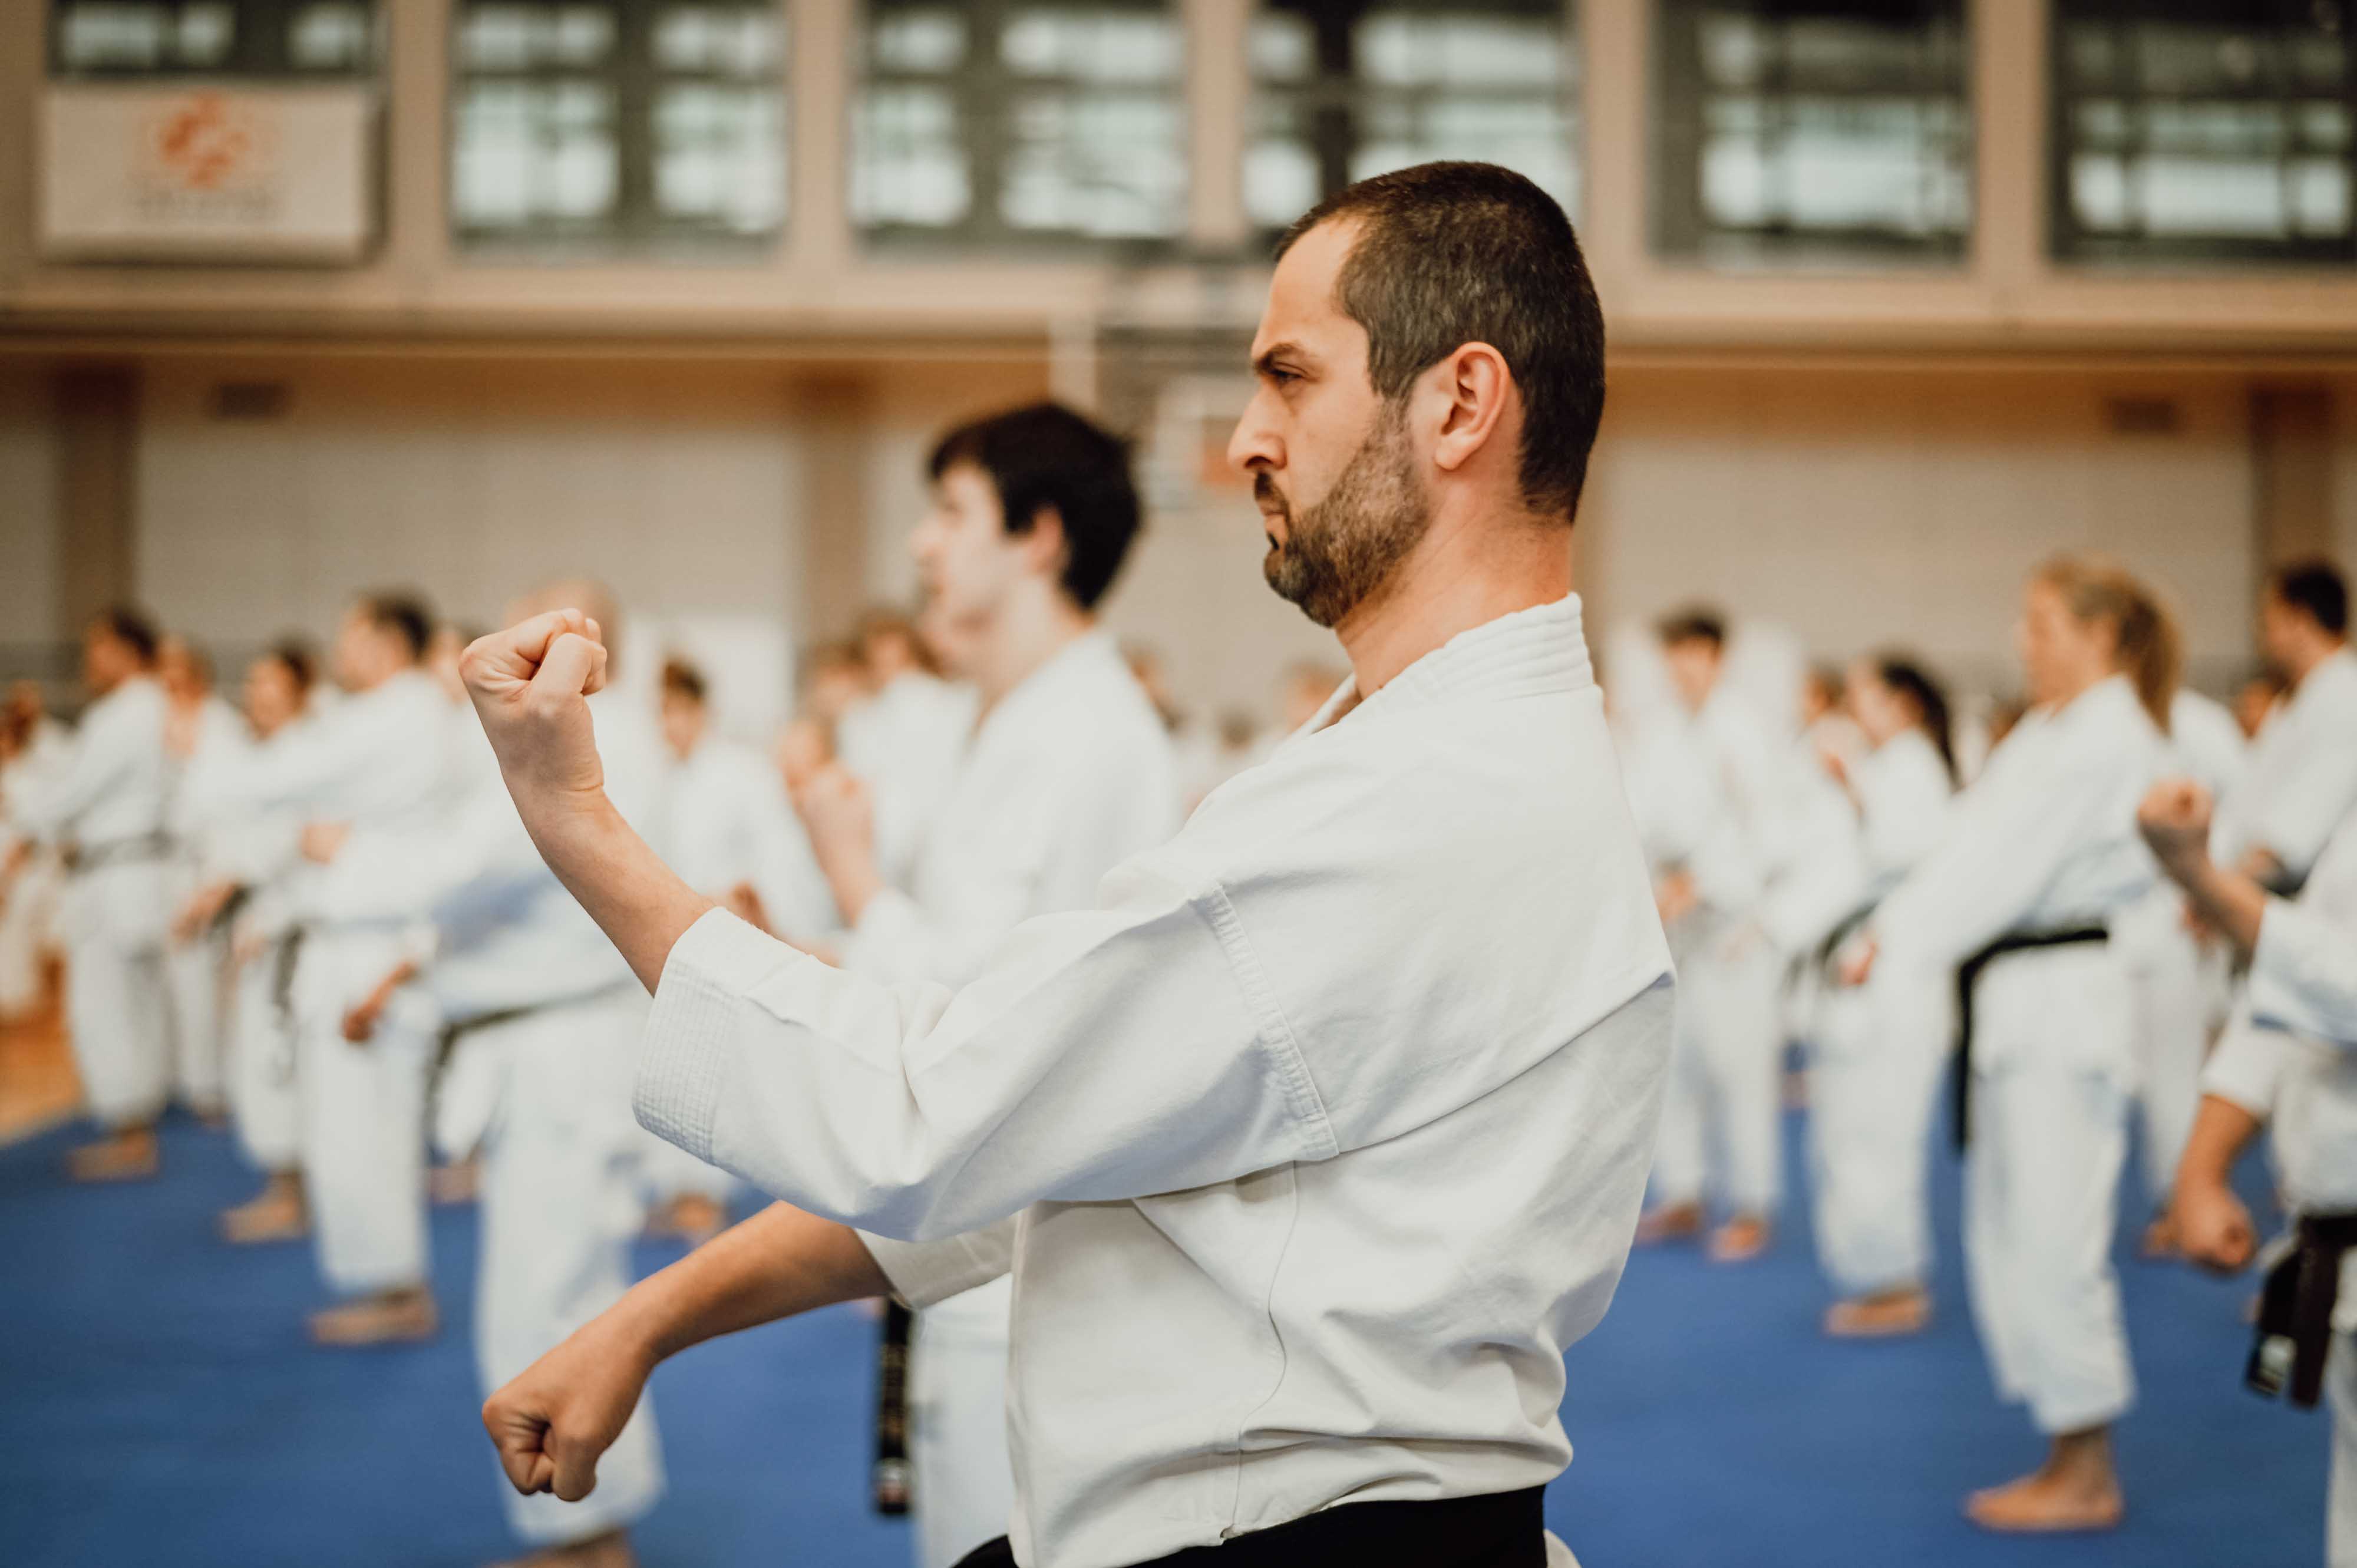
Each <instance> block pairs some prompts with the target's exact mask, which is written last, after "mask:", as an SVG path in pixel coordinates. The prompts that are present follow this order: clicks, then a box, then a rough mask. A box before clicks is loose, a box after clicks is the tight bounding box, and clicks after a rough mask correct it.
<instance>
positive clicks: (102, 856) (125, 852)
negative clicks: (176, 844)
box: [66, 833, 172, 875]
mask: <svg viewBox="0 0 2357 1568" xmlns="http://www.w3.org/2000/svg"><path fill="white" fill-rule="evenodd" d="M171 854H172V841H171V840H170V839H168V838H167V837H165V836H164V835H163V834H162V833H142V834H141V835H140V836H138V837H137V838H128V839H113V840H111V841H109V842H108V843H99V844H87V845H84V844H76V845H74V846H73V847H72V848H70V849H69V850H68V851H66V869H67V870H68V871H70V872H72V873H73V874H75V875H81V873H83V872H85V871H99V870H102V869H104V868H105V867H107V866H110V865H138V864H140V863H142V862H145V861H151V860H168V859H170V858H171Z"/></svg>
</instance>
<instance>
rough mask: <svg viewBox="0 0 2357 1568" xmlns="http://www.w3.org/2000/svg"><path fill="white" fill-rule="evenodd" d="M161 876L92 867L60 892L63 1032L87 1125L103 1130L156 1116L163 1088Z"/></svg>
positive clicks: (148, 868) (138, 866)
mask: <svg viewBox="0 0 2357 1568" xmlns="http://www.w3.org/2000/svg"><path fill="white" fill-rule="evenodd" d="M162 872H163V868H162V867H161V866H160V865H156V864H155V863H154V862H126V863H122V864H117V865H102V866H99V867H96V868H95V869H92V870H90V871H85V872H81V873H79V874H77V875H74V876H73V877H71V878H70V879H69V881H68V882H67V884H66V887H65V893H64V897H63V900H62V902H61V905H60V909H59V915H60V920H61V924H62V926H63V934H64V936H65V941H66V964H67V969H66V1026H67V1028H68V1029H69V1030H70V1033H71V1034H72V1036H73V1055H74V1066H75V1068H76V1069H78V1070H79V1071H80V1072H81V1087H82V1094H83V1097H84V1098H85V1100H86V1101H88V1102H89V1106H90V1113H91V1118H92V1119H93V1120H94V1121H96V1122H98V1123H99V1125H100V1126H102V1127H105V1128H108V1129H110V1130H113V1129H118V1128H124V1127H135V1126H138V1125H141V1124H143V1123H145V1122H153V1121H155V1120H156V1117H158V1116H160V1115H162V1114H163V1112H164V1101H165V1100H166V1098H167V1096H168V1094H169V1093H170V1088H171V1049H172V1045H171V1015H170V1010H169V1004H168V1003H167V1000H166V997H165V991H164V934H165V933H164V885H163V875H162Z"/></svg>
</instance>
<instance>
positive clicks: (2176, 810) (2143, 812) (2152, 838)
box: [2136, 779, 2212, 872]
mask: <svg viewBox="0 0 2357 1568" xmlns="http://www.w3.org/2000/svg"><path fill="white" fill-rule="evenodd" d="M2211 809H2212V803H2211V800H2210V791H2209V790H2207V789H2203V788H2201V785H2199V784H2196V783H2195V782H2193V780H2192V779H2162V780H2161V781H2160V782H2159V783H2158V784H2156V785H2154V786H2153V787H2152V789H2150V790H2149V791H2147V794H2146V795H2145V798H2144V804H2143V805H2141V806H2139V807H2137V808H2136V829H2137V831H2138V832H2141V833H2143V834H2144V842H2145V843H2147V844H2150V845H2151V846H2152V853H2153V854H2156V855H2158V856H2159V857H2160V863H2161V865H2164V866H2167V867H2169V869H2170V870H2171V871H2173V872H2176V871H2188V870H2190V869H2192V868H2194V867H2196V866H2199V865H2201V863H2202V861H2204V860H2206V859H2207V858H2208V857H2209V854H2210V814H2211Z"/></svg>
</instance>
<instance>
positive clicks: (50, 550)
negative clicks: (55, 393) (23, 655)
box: [0, 360, 60, 647]
mask: <svg viewBox="0 0 2357 1568" xmlns="http://www.w3.org/2000/svg"><path fill="white" fill-rule="evenodd" d="M56 512H57V450H56V431H55V427H54V425H53V424H52V421H51V415H50V412H49V399H48V380H47V377H46V375H45V374H44V373H43V371H41V370H40V369H39V368H38V367H37V366H35V365H33V364H31V363H22V364H10V363H8V362H7V361H5V360H0V647H19V646H30V645H37V644H41V643H46V642H48V641H51V640H52V639H56V638H57V637H58V636H59V633H60V628H59V626H58V625H57V613H58V596H59V570H60V566H59V561H58V538H57V524H56Z"/></svg>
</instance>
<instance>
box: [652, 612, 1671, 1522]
mask: <svg viewBox="0 0 2357 1568" xmlns="http://www.w3.org/2000/svg"><path fill="white" fill-rule="evenodd" d="M1354 697H1355V693H1354V692H1353V691H1352V690H1351V688H1350V687H1348V686H1345V688H1344V689H1343V691H1342V692H1340V693H1337V695H1336V698H1335V700H1334V702H1333V703H1329V706H1328V708H1327V710H1326V711H1325V713H1324V714H1321V715H1320V720H1319V725H1318V727H1317V728H1316V729H1315V730H1314V731H1311V732H1306V733H1304V734H1303V735H1301V736H1298V737H1297V738H1296V739H1295V740H1294V741H1293V742H1292V743H1291V744H1289V745H1287V746H1286V747H1285V748H1284V749H1283V750H1282V751H1280V752H1279V753H1278V754H1277V755H1276V756H1275V757H1274V758H1273V759H1271V760H1270V761H1269V762H1268V763H1266V764H1265V765H1264V766H1262V767H1260V768H1254V769H1251V770H1250V771H1247V772H1245V773H1243V774H1241V775H1239V776H1238V777H1237V778H1235V779H1231V780H1230V781H1229V782H1228V783H1227V784H1226V785H1224V786H1222V788H1221V789H1218V790H1217V791H1215V792H1214V793H1213V794H1212V795H1211V798H1210V799H1208V800H1205V801H1204V802H1203V804H1202V806H1201V807H1200V809H1199V810H1198V811H1196V813H1195V815H1194V816H1193V817H1192V818H1191V819H1190V820H1189V822H1188V824H1187V826H1186V827H1185V828H1184V829H1183V830H1182V831H1181V832H1179V836H1178V837H1177V838H1176V839H1175V840H1173V841H1172V842H1171V843H1168V845H1166V846H1164V847H1163V848H1161V849H1158V850H1154V851H1150V852H1148V853H1146V854H1141V855H1137V856H1135V857H1133V858H1132V859H1130V860H1129V861H1127V862H1126V863H1125V864H1124V865H1122V866H1120V867H1119V868H1117V869H1116V870H1115V871H1114V873H1113V874H1112V875H1109V876H1107V877H1106V878H1105V880H1104V882H1103V886H1102V889H1101V894H1100V897H1101V904H1100V907H1099V908H1095V909H1092V910H1085V911H1078V912H1074V913H1070V914H1064V915H1055V916H1049V917H1045V918H1039V919H1034V920H1029V921H1027V922H1025V923H1024V924H1023V925H1022V927H1020V928H1019V929H1017V931H1016V932H1015V934H1014V935H1013V936H1012V937H1011V938H1008V939H1007V940H1005V941H1003V942H1001V943H999V944H997V946H996V950H994V951H993V952H992V953H991V954H990V955H989V957H988V958H987V960H986V961H985V962H984V963H983V964H982V966H981V967H980V968H979V970H978V971H977V972H976V973H975V975H974V979H973V980H972V982H971V983H968V984H967V985H966V986H965V987H964V988H963V990H961V991H958V992H956V993H952V992H950V991H948V990H946V989H944V988H942V987H941V986H938V985H927V984H921V983H918V984H902V985H899V986H893V987H885V986H881V985H878V984H877V983H875V982H873V981H871V980H869V979H867V978H866V977H865V976H862V975H858V974H852V973H845V972H840V971H836V970H831V969H828V968H827V967H826V966H824V965H823V964H821V963H818V962H816V961H813V960H811V959H807V958H804V957H802V956H801V955H798V954H796V953H794V952H793V951H791V950H790V949H788V948H786V947H784V946H783V945H782V944H780V943H777V942H773V941H770V940H768V939H766V938H764V937H762V936H760V935H759V933H757V932H755V931H753V930H751V929H749V928H748V927H746V926H745V925H744V924H743V923H742V922H739V921H736V920H733V919H731V918H728V917H727V916H726V915H725V914H722V913H717V912H716V913H714V914H710V915H707V916H705V918H703V919H702V920H700V921H699V922H698V923H697V924H696V925H695V926H694V928H693V929H690V930H689V931H688V932H687V933H686V934H685V935H684V936H683V938H682V939H681V940H679V942H678V943H677V944H676V945H675V946H674V947H673V950H672V952H671V955H670V958H669V961H668V962H667V964H666V966H665V969H664V972H663V976H662V984H661V987H660V988H659V990H658V991H657V993H656V997H655V1005H654V1015H653V1017H652V1019H651V1022H650V1024H649V1026H648V1030H647V1047H646V1050H645V1054H644V1056H643V1058H642V1059H641V1062H640V1073H639V1080H638V1089H637V1104H638V1111H639V1116H640V1121H641V1122H644V1123H646V1124H647V1125H649V1126H651V1127H653V1128H656V1129H657V1130H659V1131H661V1132H662V1133H663V1134H664V1135H665V1136H666V1137H672V1138H676V1139H678V1140H679V1141H681V1142H682V1143H683V1144H685V1145H686V1146H687V1147H689V1148H691V1149H694V1151H696V1152H697V1153H699V1154H703V1155H708V1156H709V1157H712V1158H715V1159H717V1160H718V1161H720V1162H721V1163H722V1164H724V1165H728V1166H730V1167H731V1168H733V1169H735V1170H737V1172H739V1173H740V1174H742V1175H743V1176H746V1177H747V1179H748V1180H751V1181H753V1182H755V1183H757V1184H758V1185H759V1186H761V1187H764V1188H766V1189H768V1190H770V1191H772V1192H776V1193H778V1194H779V1195H780V1196H781V1197H785V1198H787V1199H788V1200H790V1201H791V1202H793V1203H795V1204H797V1205H799V1206H801V1207H802V1208H806V1209H810V1210H812V1211H814V1212H816V1213H819V1214H823V1215H828V1216H832V1217H834V1218H835V1219H841V1220H844V1221H845V1222H847V1223H850V1224H853V1225H856V1226H859V1227H861V1228H862V1229H863V1230H866V1231H867V1232H869V1233H870V1234H871V1235H872V1237H873V1240H870V1242H869V1245H870V1246H871V1248H872V1249H873V1250H874V1251H875V1252H876V1255H877V1262H879V1263H880V1264H881V1265H882V1266H883V1268H884V1269H885V1271H886V1272H887V1273H888V1274H889V1275H890V1277H891V1278H892V1280H893V1281H894V1283H895V1285H896V1286H897V1288H898V1289H899V1292H900V1293H901V1294H903V1295H904V1296H906V1297H907V1298H908V1299H909V1300H910V1301H911V1302H912V1303H916V1304H920V1305H923V1304H930V1303H933V1302H937V1301H940V1300H942V1299H944V1298H946V1297H948V1296H950V1295H952V1294H956V1293H958V1292H960V1291H963V1290H967V1289H971V1288H973V1287H974V1286H976V1285H978V1284H981V1283H985V1282H987V1281H989V1280H992V1279H995V1278H996V1277H999V1276H1000V1275H1002V1274H1005V1273H1008V1272H1009V1271H1011V1272H1012V1274H1013V1277H1014V1278H1015V1280H1016V1290H1015V1355H1014V1359H1013V1364H1012V1371H1011V1407H1012V1409H1011V1414H1012V1422H1011V1426H1010V1430H1011V1433H1012V1436H1013V1446H1014V1452H1015V1455H1016V1466H1015V1470H1016V1476H1017V1503H1016V1509H1015V1518H1014V1529H1013V1530H1012V1531H1011V1534H1012V1536H1013V1545H1014V1550H1015V1553H1016V1555H1017V1558H1018V1559H1019V1560H1020V1561H1022V1562H1024V1563H1028V1564H1031V1565H1032V1568H1112V1565H1114V1564H1125V1563H1136V1562H1139V1561H1141V1560H1145V1559H1150V1558H1153V1557H1156V1556H1157V1555H1161V1554H1163V1553H1167V1552H1175V1551H1178V1550H1179V1549H1181V1548H1185V1547H1191V1546H1210V1545H1214V1544H1216V1543H1217V1542H1219V1541H1221V1540H1222V1539H1223V1538H1224V1537H1225V1536H1227V1535H1230V1534H1232V1533H1234V1532H1237V1531H1242V1530H1255V1529H1261V1528H1264V1527H1268V1526H1273V1525H1276V1524H1281V1523H1284V1522H1286V1521H1287V1520H1294V1519H1297V1518H1300V1517H1303V1516H1305V1515H1308V1514H1310V1513H1313V1512H1316V1511H1318V1510H1319V1509H1325V1508H1328V1507H1329V1506H1332V1505H1334V1504H1337V1503H1341V1502H1346V1501H1349V1502H1355V1501H1361V1500H1364V1501H1373V1500H1379V1499H1385V1498H1448V1497H1461V1496H1480V1495H1487V1494H1492V1493H1501V1492H1511V1491H1514V1490H1518V1489H1521V1488H1524V1487H1536V1486H1540V1485H1544V1483H1545V1482H1547V1481H1548V1480H1550V1479H1552V1478H1553V1477H1555V1475H1556V1474H1557V1473H1559V1472H1560V1471H1561V1470H1562V1468H1563V1467H1564V1466H1565V1464H1566V1461H1567V1460H1568V1458H1569V1455H1570V1446H1569V1444H1568V1443H1567V1442H1566V1439H1565V1436H1564V1432H1563V1427H1562V1424H1561V1423H1560V1421H1559V1419H1558V1416H1557V1410H1558V1407H1559V1405H1560V1404H1561V1402H1562V1399H1563V1393H1564V1367H1563V1354H1564V1351H1565V1348H1566V1347H1567V1346H1569V1345H1570V1344H1571V1343H1572V1342H1573V1341H1575V1340H1577V1339H1578V1338H1579V1337H1581V1336H1582V1335H1584V1334H1585V1333H1587V1330H1588V1329H1590V1328H1591V1327H1593V1326H1595V1324H1596V1323H1597V1322H1598V1319H1599V1318H1600V1317H1601V1316H1602V1315H1603V1312H1604V1309H1605V1306H1606V1305H1607V1304H1608V1303H1609V1301H1610V1299H1611V1295H1612V1291H1613V1288H1614V1286H1615V1285H1616V1283H1618V1281H1619V1278H1620V1271H1621V1268H1622V1266H1623V1265H1624V1263H1625V1262H1626V1260H1627V1255H1628V1246H1629V1240H1630V1238H1631V1234H1632V1232H1633V1231H1634V1229H1635V1225H1636V1219H1637V1209H1638V1206H1639V1203H1640V1201H1641V1197H1642V1193H1643V1187H1644V1180H1645V1173H1646V1168H1647V1166H1648V1165H1649V1163H1650V1160H1651V1157H1652V1147H1651V1145H1652V1135H1653V1131H1654V1125H1655V1122H1656V1120H1657V1117H1658V1114H1659V1108H1660V1096H1661V1086H1662V1079H1663V1071H1664V1069H1665V1067H1666V1064H1667V1058H1668V1050H1669V1035H1670V1030H1671V1012H1672V1007H1671V987H1670V965H1669V954H1668V949H1667V945H1666V943H1665V942H1664V941H1663V937H1662V932H1661V927H1660V923H1659V921H1658V920H1657V918H1655V916H1654V913H1653V908H1652V891H1651V888H1650V886H1649V883H1648V879H1647V876H1646V871H1645V865H1644V862H1643V858H1642V856H1641V854H1639V851H1638V846H1637V842H1636V835H1635V831H1634V828H1633V826H1632V824H1631V821H1630V818H1629V812H1628V808H1627V805H1626V804H1625V802H1624V800H1623V797H1622V794H1621V788H1620V775H1619V770H1618V768H1617V767H1616V765H1615V763H1614V760H1613V755H1612V742H1611V736H1610V734H1609V730H1608V728H1607V726H1606V724H1605V719H1604V713H1603V704H1602V703H1601V701H1600V700H1599V698H1598V693H1597V691H1596V688H1595V686H1594V683H1593V682H1592V680H1591V679H1590V676H1589V673H1588V666H1587V650H1586V645H1585V644H1584V642H1583V641H1582V639H1581V636H1580V630H1579V609H1578V601H1577V599H1576V598H1566V599H1564V600H1562V601H1559V602H1557V603H1555V604H1553V605H1549V606H1544V607H1538V608H1534V609H1530V610H1524V611H1521V612H1518V613H1515V614H1512V615H1508V616H1504V617H1501V618H1499V619H1497V620H1495V621H1492V622H1491V623H1489V624H1488V625H1485V626H1482V627H1480V628H1474V629H1472V630H1470V631H1468V632H1466V633H1464V634H1462V635H1460V636H1458V637H1457V638H1456V639H1452V640H1451V641H1450V642H1449V643H1448V646H1447V647H1445V648H1443V649H1440V650H1437V651H1435V652H1433V653H1431V654H1429V655H1427V656H1426V657H1425V658H1423V659H1421V660H1417V661H1416V662H1415V664H1414V665H1412V666H1410V667H1409V668H1408V669H1407V670H1406V671H1403V672H1402V673H1401V674H1400V675H1398V676H1397V677H1396V678H1394V680H1393V681H1392V682H1390V683H1389V684H1387V685H1385V686H1384V687H1383V689H1382V690H1380V691H1378V692H1376V693H1373V694H1372V696H1370V697H1369V698H1368V699H1367V700H1366V701H1365V702H1364V703H1360V704H1359V705H1358V706H1356V707H1355V708H1352V707H1351V705H1350V704H1351V702H1352V700H1353V699H1354ZM886 1237H891V1238H895V1239H896V1240H885V1239H884V1238H886Z"/></svg>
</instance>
